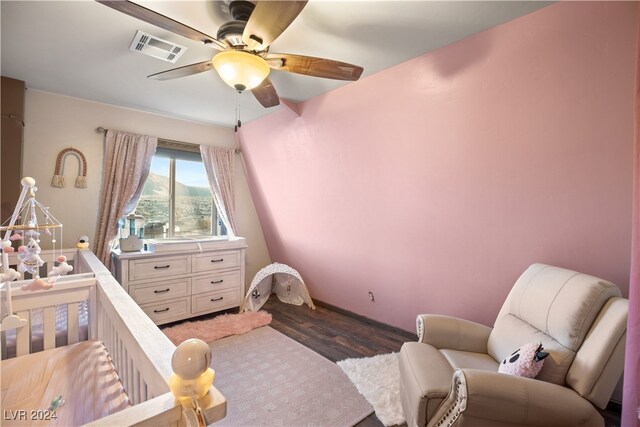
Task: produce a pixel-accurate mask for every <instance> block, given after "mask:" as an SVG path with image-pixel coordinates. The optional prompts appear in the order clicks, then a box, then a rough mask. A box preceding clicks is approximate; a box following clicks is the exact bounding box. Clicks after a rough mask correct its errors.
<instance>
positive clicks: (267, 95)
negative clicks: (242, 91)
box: [251, 77, 280, 108]
mask: <svg viewBox="0 0 640 427" xmlns="http://www.w3.org/2000/svg"><path fill="white" fill-rule="evenodd" d="M251 93H253V95H254V96H255V97H256V99H257V100H258V102H260V104H262V106H263V107H265V108H269V107H275V106H276V105H279V104H280V98H279V97H278V93H277V92H276V88H275V87H273V83H271V80H269V78H268V77H267V78H266V79H264V81H263V82H262V83H260V86H257V87H254V88H253V89H251Z"/></svg>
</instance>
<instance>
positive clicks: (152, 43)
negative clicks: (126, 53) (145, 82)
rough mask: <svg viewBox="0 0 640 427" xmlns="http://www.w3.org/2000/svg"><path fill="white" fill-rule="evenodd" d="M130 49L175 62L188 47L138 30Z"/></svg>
mask: <svg viewBox="0 0 640 427" xmlns="http://www.w3.org/2000/svg"><path fill="white" fill-rule="evenodd" d="M129 50H132V51H134V52H140V53H144V54H145V55H148V56H153V57H154V58H158V59H162V60H163V61H167V62H171V63H175V62H176V61H177V60H178V58H180V56H181V55H182V54H183V53H184V51H185V50H187V48H186V47H184V46H180V45H178V44H175V43H173V42H170V41H168V40H163V39H161V38H158V37H156V36H154V35H151V34H149V33H145V32H143V31H140V30H138V32H137V33H136V35H135V37H133V41H132V42H131V46H129Z"/></svg>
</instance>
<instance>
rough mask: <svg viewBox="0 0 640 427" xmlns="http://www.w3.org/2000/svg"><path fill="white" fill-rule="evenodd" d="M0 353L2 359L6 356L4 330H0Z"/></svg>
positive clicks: (5, 335)
mask: <svg viewBox="0 0 640 427" xmlns="http://www.w3.org/2000/svg"><path fill="white" fill-rule="evenodd" d="M0 355H2V360H4V359H6V358H7V334H6V332H5V331H2V332H0Z"/></svg>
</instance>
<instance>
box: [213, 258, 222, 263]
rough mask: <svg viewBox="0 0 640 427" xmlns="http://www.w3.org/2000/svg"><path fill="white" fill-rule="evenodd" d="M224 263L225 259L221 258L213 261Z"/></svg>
mask: <svg viewBox="0 0 640 427" xmlns="http://www.w3.org/2000/svg"><path fill="white" fill-rule="evenodd" d="M222 261H224V258H220V259H212V260H211V262H222Z"/></svg>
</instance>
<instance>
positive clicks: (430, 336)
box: [416, 314, 491, 354]
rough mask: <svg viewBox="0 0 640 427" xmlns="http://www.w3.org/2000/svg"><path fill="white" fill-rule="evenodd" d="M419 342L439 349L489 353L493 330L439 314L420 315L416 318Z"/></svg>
mask: <svg viewBox="0 0 640 427" xmlns="http://www.w3.org/2000/svg"><path fill="white" fill-rule="evenodd" d="M416 329H417V332H418V341H419V342H423V343H426V344H429V345H432V346H433V347H435V348H437V349H441V348H448V349H451V350H461V351H472V352H474V353H485V354H486V353H487V341H488V340H489V334H490V333H491V328H490V327H488V326H485V325H481V324H479V323H475V322H471V321H469V320H464V319H458V318H457V317H450V316H442V315H438V314H419V315H418V317H417V318H416Z"/></svg>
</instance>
